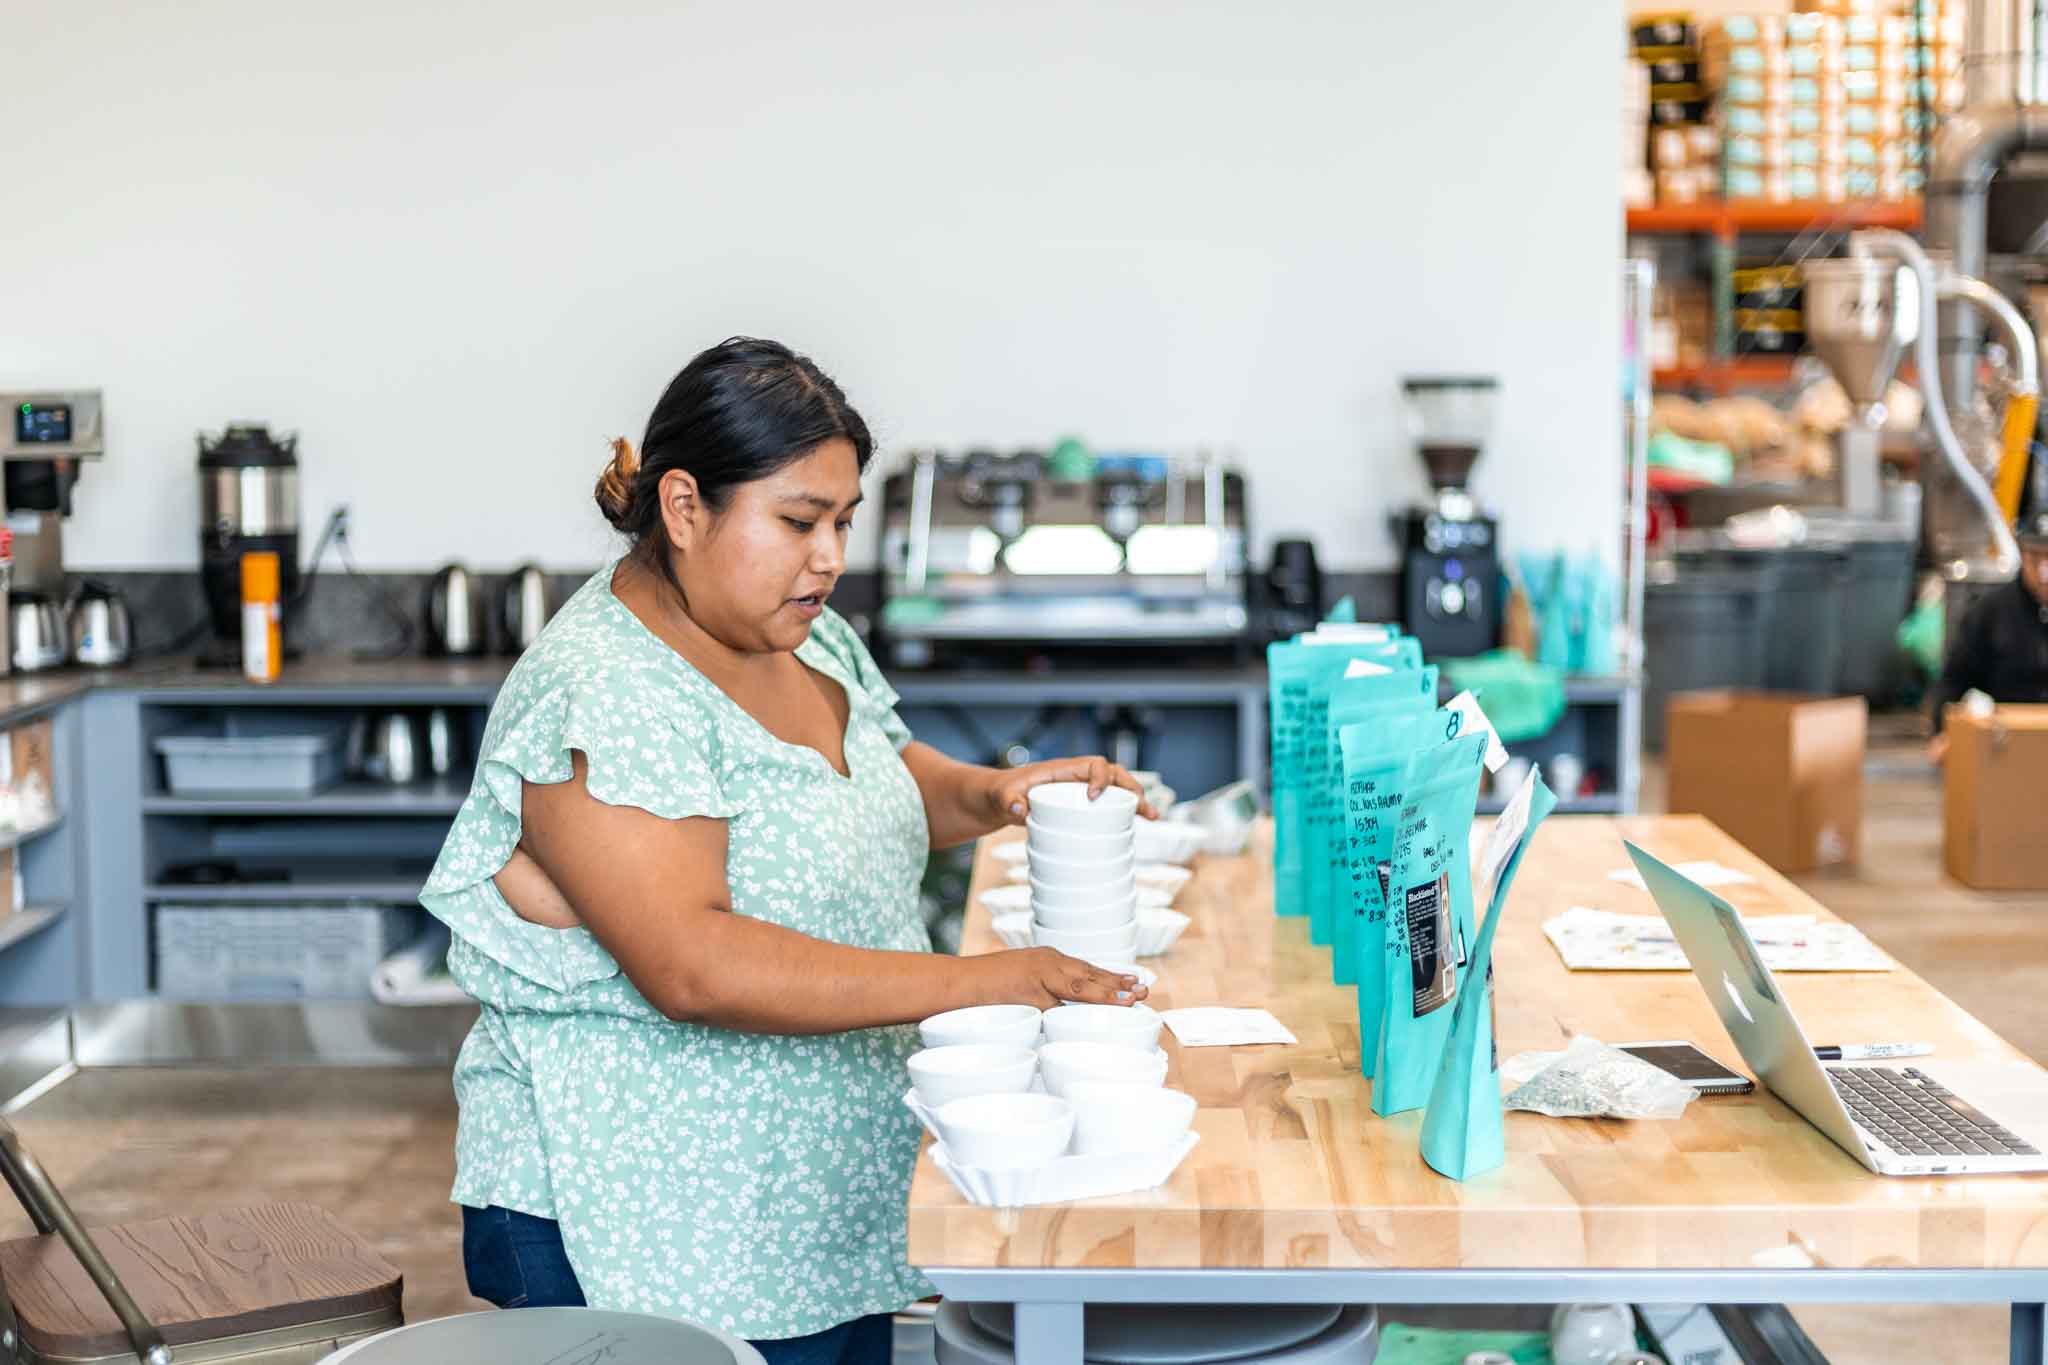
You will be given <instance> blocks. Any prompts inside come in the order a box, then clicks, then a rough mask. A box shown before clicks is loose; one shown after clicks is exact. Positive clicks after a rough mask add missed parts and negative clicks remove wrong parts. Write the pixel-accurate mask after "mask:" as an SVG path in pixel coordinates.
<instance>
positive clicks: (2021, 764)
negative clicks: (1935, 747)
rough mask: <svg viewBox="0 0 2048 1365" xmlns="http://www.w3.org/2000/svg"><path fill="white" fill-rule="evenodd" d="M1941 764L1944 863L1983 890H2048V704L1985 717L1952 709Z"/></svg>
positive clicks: (1953, 874)
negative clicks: (2047, 786) (2047, 783)
mask: <svg viewBox="0 0 2048 1365" xmlns="http://www.w3.org/2000/svg"><path fill="white" fill-rule="evenodd" d="M1945 732H1946V733H1947V735H1948V757H1947V759H1945V760H1944V761H1943V763H1942V784H1941V785H1942V839H1941V854H1942V864H1943V866H1944V867H1946V868H1947V870H1948V875H1949V876H1951V877H1954V878H1955V879H1956V880H1957V881H1959V882H1961V883H1962V884H1963V885H1965V886H1974V887H1977V888H1979V889H1981V890H1985V891H2040V890H2048V803H2044V802H2043V801H2042V800H2041V775H2042V774H2043V773H2048V706H2000V707H1997V708H1995V709H1994V710H1993V711H1992V713H1991V714H1990V715H1988V716H1970V715H1966V714H1965V713H1964V712H1963V710H1962V708H1960V707H1954V706H1952V707H1950V708H1949V710H1948V718H1947V721H1946V724H1945Z"/></svg>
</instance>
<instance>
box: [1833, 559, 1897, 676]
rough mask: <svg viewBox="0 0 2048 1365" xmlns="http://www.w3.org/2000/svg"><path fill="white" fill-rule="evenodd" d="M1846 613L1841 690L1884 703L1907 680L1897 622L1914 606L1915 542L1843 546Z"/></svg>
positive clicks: (1843, 629)
mask: <svg viewBox="0 0 2048 1365" xmlns="http://www.w3.org/2000/svg"><path fill="white" fill-rule="evenodd" d="M1846 548H1847V549H1848V551H1849V586H1848V589H1847V593H1848V601H1847V610H1846V611H1845V612H1844V613H1843V625H1842V676H1841V678H1840V679H1839V680H1838V684H1837V685H1838V686H1839V688H1840V690H1842V691H1844V692H1852V693H1855V694H1857V695H1859V696H1863V697H1867V698H1869V699H1870V700H1871V701H1888V700H1890V699H1891V698H1892V697H1894V696H1896V695H1898V692H1899V689H1900V686H1901V685H1902V684H1903V682H1904V681H1905V678H1906V665H1905V659H1904V655H1903V652H1902V651H1901V650H1900V649H1899V623H1900V622H1901V621H1903V620H1905V619H1906V613H1907V612H1908V611H1910V610H1912V607H1913V580H1914V576H1915V575H1914V569H1913V554H1914V550H1915V548H1916V547H1915V546H1914V543H1913V541H1912V539H1911V538H1910V536H1908V535H1907V534H1905V533H1903V532H1901V533H1899V534H1897V535H1893V536H1889V537H1882V538H1880V537H1877V536H1864V537H1859V538H1857V539H1854V540H1850V541H1848V542H1846Z"/></svg>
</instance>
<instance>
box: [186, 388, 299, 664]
mask: <svg viewBox="0 0 2048 1365" xmlns="http://www.w3.org/2000/svg"><path fill="white" fill-rule="evenodd" d="M298 445H299V438H298V436H297V434H296V433H294V434H292V435H289V436H284V437H273V436H272V435H271V434H270V430H269V428H267V427H265V426H262V425H260V424H257V423H243V424H237V425H234V426H230V427H229V428H228V429H227V430H226V431H224V432H222V433H221V434H220V435H218V436H209V435H207V434H206V433H205V432H201V433H200V434H199V509H200V510H199V578H200V584H201V587H202V588H203V590H204V591H205V594H206V611H207V616H208V617H209V618H210V620H211V621H212V624H213V643H212V644H211V645H210V646H209V647H208V648H207V649H206V650H205V651H204V652H203V653H202V655H201V658H202V660H204V661H206V662H217V663H220V664H221V665H223V666H232V665H237V664H239V662H240V660H241V642H242V556H243V555H244V554H247V553H250V552H251V551H256V550H273V551H275V552H276V554H277V560H278V564H279V566H280V567H281V570H282V582H281V583H280V585H279V586H280V588H281V589H282V593H281V596H282V597H283V600H284V601H285V602H287V603H289V602H291V601H293V600H295V599H296V598H297V596H298V592H299V460H298ZM286 626H287V628H289V626H290V622H289V621H287V622H286Z"/></svg>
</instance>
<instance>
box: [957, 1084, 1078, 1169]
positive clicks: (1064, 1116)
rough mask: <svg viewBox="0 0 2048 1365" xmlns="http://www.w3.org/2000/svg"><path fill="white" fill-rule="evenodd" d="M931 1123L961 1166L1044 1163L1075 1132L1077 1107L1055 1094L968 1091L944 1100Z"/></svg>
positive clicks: (1059, 1151) (1064, 1147)
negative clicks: (989, 1093)
mask: <svg viewBox="0 0 2048 1365" xmlns="http://www.w3.org/2000/svg"><path fill="white" fill-rule="evenodd" d="M932 1122H933V1123H935V1124H936V1125H937V1126H938V1129H939V1141H941V1142H943V1143H945V1144H946V1152H947V1154H948V1155H950V1156H951V1157H952V1158H953V1160H955V1161H957V1162H959V1163H960V1164H961V1165H963V1166H983V1167H992V1168H995V1169H1014V1168H1016V1167H1019V1166H1043V1165H1044V1164H1045V1163H1046V1162H1048V1161H1051V1160H1052V1159H1053V1158H1054V1157H1056V1156H1059V1155H1061V1154H1062V1153H1064V1152H1065V1151H1066V1150H1067V1143H1068V1142H1069V1141H1071V1140H1072V1138H1073V1136H1074V1110H1073V1108H1072V1106H1070V1105H1069V1104H1068V1103H1067V1102H1066V1101H1065V1100H1063V1099H1060V1098H1059V1097H1058V1096H1056V1095H1029V1094H1024V1095H970V1096H969V1097H968V1098H966V1099H964V1100H954V1101H952V1102H950V1103H948V1104H942V1105H940V1106H939V1107H938V1108H937V1109H936V1110H934V1111H933V1112H932Z"/></svg>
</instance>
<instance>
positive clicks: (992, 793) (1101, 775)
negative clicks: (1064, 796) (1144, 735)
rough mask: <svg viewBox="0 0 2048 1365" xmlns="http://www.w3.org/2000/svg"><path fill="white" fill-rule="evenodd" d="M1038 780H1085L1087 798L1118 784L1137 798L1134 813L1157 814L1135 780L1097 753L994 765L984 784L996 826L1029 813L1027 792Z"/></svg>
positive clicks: (1012, 822) (1021, 819) (1152, 816)
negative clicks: (1017, 765) (1014, 765)
mask: <svg viewBox="0 0 2048 1365" xmlns="http://www.w3.org/2000/svg"><path fill="white" fill-rule="evenodd" d="M1042 782H1086V783H1087V784H1088V799H1089V800H1091V801H1092V800H1094V799H1095V798H1096V797H1098V796H1100V795H1102V793H1103V792H1105V791H1107V790H1108V789H1109V788H1111V787H1122V788H1123V789H1124V790H1125V791H1127V792H1129V793H1130V794H1131V795H1133V796H1135V797H1137V798H1138V814H1140V815H1142V816H1144V817H1145V818H1146V819H1148V820H1156V819H1158V818H1159V813H1158V812H1157V811H1155V810H1153V809H1152V807H1151V806H1150V805H1148V804H1147V803H1146V801H1145V793H1144V792H1143V791H1142V790H1141V789H1140V788H1139V786H1138V780H1137V779H1136V778H1134V777H1132V776H1131V775H1130V774H1129V773H1128V772H1126V771H1124V770H1123V769H1122V768H1120V767H1118V766H1117V765H1116V764H1114V763H1111V762H1110V761H1109V760H1108V759H1106V758H1104V757H1102V756H1101V755H1100V754H1091V755H1089V756H1088V757H1086V758H1050V759H1047V760H1046V761H1045V762H1043V763H1027V764H1025V765H1024V766H1023V767H1021V768H998V769H996V770H995V774H994V781H992V782H991V783H990V784H989V787H988V802H989V815H990V818H991V819H993V820H994V821H995V823H996V824H998V825H1021V824H1023V823H1024V817H1025V816H1027V815H1029V814H1030V813H1031V802H1030V797H1029V792H1030V791H1031V789H1032V788H1033V787H1036V786H1038V785H1039V784H1040V783H1042Z"/></svg>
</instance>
